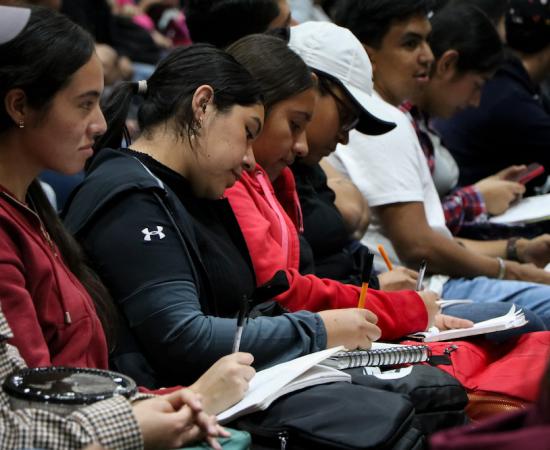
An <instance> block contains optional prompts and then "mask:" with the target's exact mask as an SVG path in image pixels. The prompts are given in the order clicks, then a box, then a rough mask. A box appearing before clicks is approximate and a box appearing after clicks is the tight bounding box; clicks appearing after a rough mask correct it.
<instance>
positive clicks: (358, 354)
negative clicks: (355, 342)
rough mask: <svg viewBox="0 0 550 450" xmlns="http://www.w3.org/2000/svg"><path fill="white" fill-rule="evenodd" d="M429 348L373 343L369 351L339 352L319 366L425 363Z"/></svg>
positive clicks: (339, 366) (345, 367)
mask: <svg viewBox="0 0 550 450" xmlns="http://www.w3.org/2000/svg"><path fill="white" fill-rule="evenodd" d="M429 358H430V348H429V347H428V346H427V345H402V344H385V343H383V342H374V343H373V344H372V347H371V348H370V349H369V350H351V351H340V352H338V353H336V354H334V355H332V356H331V357H329V358H327V359H325V360H324V361H323V362H322V363H321V364H323V365H325V366H329V367H334V368H336V369H352V368H354V367H365V366H370V367H379V366H393V365H397V364H413V363H419V362H424V361H427V360H428V359H429Z"/></svg>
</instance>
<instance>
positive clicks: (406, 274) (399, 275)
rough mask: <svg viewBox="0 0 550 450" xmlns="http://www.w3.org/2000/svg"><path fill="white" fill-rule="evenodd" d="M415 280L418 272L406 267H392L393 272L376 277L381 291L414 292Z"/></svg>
mask: <svg viewBox="0 0 550 450" xmlns="http://www.w3.org/2000/svg"><path fill="white" fill-rule="evenodd" d="M417 278H418V272H415V271H414V270H411V269H407V268H406V267H394V268H393V270H390V271H388V272H384V273H381V274H380V275H378V281H379V283H380V290H381V291H404V290H411V291H414V290H415V289H416V280H417Z"/></svg>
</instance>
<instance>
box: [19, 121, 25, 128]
mask: <svg viewBox="0 0 550 450" xmlns="http://www.w3.org/2000/svg"><path fill="white" fill-rule="evenodd" d="M19 128H25V122H23V121H22V120H20V121H19Z"/></svg>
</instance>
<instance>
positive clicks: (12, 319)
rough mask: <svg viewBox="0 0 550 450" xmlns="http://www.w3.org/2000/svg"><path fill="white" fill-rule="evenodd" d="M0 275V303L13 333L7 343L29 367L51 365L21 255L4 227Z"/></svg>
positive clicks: (1, 240)
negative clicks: (27, 286)
mask: <svg viewBox="0 0 550 450" xmlns="http://www.w3.org/2000/svg"><path fill="white" fill-rule="evenodd" d="M0 228H2V227H0ZM0 274H1V282H0V303H1V304H2V311H3V312H4V315H5V316H6V319H7V321H8V324H9V326H10V328H11V329H12V331H13V335H14V338H13V339H11V340H10V344H12V345H14V346H15V347H17V349H18V350H19V353H20V354H21V356H22V358H23V359H24V360H25V362H26V363H27V365H28V366H29V367H41V366H51V365H52V362H51V356H50V351H49V349H48V344H47V342H46V340H45V339H44V334H43V331H42V328H41V326H40V323H39V321H38V317H37V315H36V308H35V306H34V303H33V300H32V297H31V294H30V292H29V291H28V290H27V288H26V284H27V283H26V280H25V269H24V264H23V261H22V257H21V255H20V253H19V251H18V249H17V248H16V246H15V245H14V244H13V241H12V240H11V239H10V237H9V236H8V234H7V233H6V232H5V230H4V229H0Z"/></svg>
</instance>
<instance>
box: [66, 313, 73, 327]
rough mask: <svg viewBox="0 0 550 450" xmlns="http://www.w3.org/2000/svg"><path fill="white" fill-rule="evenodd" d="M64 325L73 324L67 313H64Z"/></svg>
mask: <svg viewBox="0 0 550 450" xmlns="http://www.w3.org/2000/svg"><path fill="white" fill-rule="evenodd" d="M65 323H66V324H67V325H70V324H71V323H73V320H72V319H71V315H70V314H69V311H65Z"/></svg>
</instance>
